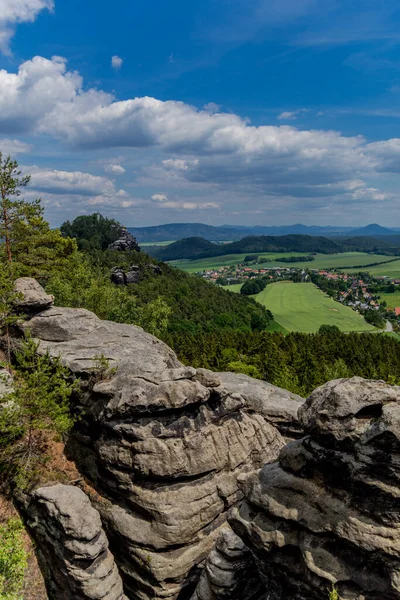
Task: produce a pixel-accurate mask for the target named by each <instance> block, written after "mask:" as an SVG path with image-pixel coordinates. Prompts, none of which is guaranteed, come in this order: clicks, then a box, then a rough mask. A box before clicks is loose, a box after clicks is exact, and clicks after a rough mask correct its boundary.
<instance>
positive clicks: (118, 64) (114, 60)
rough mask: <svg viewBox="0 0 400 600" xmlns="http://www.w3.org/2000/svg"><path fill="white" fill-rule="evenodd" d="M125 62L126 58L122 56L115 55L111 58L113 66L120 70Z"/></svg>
mask: <svg viewBox="0 0 400 600" xmlns="http://www.w3.org/2000/svg"><path fill="white" fill-rule="evenodd" d="M123 62H124V60H123V58H121V57H120V56H113V57H112V58H111V66H112V68H113V69H115V70H116V71H119V69H120V68H121V67H122V63H123Z"/></svg>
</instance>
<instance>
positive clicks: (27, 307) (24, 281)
mask: <svg viewBox="0 0 400 600" xmlns="http://www.w3.org/2000/svg"><path fill="white" fill-rule="evenodd" d="M14 291H15V292H17V293H18V294H20V295H21V296H20V297H19V298H18V299H17V300H16V305H17V306H18V308H20V309H22V310H24V311H28V312H31V311H33V312H35V311H40V310H43V309H45V308H48V307H49V306H51V305H52V304H53V300H54V298H53V296H49V294H46V292H45V291H44V289H43V288H42V286H41V285H40V284H39V283H38V282H37V281H36V279H33V278H32V277H20V278H19V279H17V280H16V282H15V285H14Z"/></svg>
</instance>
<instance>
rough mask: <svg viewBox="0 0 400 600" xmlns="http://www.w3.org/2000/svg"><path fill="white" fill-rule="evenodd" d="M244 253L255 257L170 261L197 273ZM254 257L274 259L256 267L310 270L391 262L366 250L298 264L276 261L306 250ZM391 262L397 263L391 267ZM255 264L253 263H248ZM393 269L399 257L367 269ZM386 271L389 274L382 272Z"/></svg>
mask: <svg viewBox="0 0 400 600" xmlns="http://www.w3.org/2000/svg"><path fill="white" fill-rule="evenodd" d="M245 256H252V255H251V254H225V255H223V256H215V257H212V258H200V259H197V260H173V261H171V262H170V264H171V265H173V266H175V267H178V269H181V270H182V271H186V272H188V273H197V272H198V271H207V270H212V269H218V268H219V267H223V266H234V265H237V264H238V263H241V262H243V260H244V258H245ZM253 256H258V257H259V258H261V257H265V258H268V259H271V260H272V261H273V262H265V263H260V264H259V265H254V268H255V269H263V268H271V267H290V266H293V267H296V268H302V267H305V268H308V269H337V268H343V269H344V270H345V269H346V268H347V269H349V268H350V267H354V266H355V265H368V264H370V263H379V262H383V261H390V260H391V257H390V256H384V255H380V254H367V253H366V252H343V253H341V254H317V255H316V257H315V260H313V261H306V262H296V263H286V262H285V263H280V262H278V261H276V259H277V258H281V257H282V258H283V257H289V256H304V252H278V253H268V252H258V253H257V254H254V255H253ZM391 265H396V266H395V267H393V268H392V266H391ZM249 266H253V265H249ZM381 268H382V269H383V271H385V270H388V271H390V270H393V269H397V270H398V272H399V276H400V260H399V261H395V262H393V263H389V264H388V265H387V267H386V269H385V266H384V265H378V266H376V267H368V271H371V273H372V272H373V271H372V270H373V269H377V270H379V269H381ZM383 274H386V273H383Z"/></svg>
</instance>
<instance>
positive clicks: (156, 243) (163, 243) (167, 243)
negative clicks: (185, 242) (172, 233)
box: [138, 241, 173, 248]
mask: <svg viewBox="0 0 400 600" xmlns="http://www.w3.org/2000/svg"><path fill="white" fill-rule="evenodd" d="M172 243H173V242H172V241H170V242H138V244H139V246H143V248H145V247H146V246H169V245H170V244H172Z"/></svg>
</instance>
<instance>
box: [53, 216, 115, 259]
mask: <svg viewBox="0 0 400 600" xmlns="http://www.w3.org/2000/svg"><path fill="white" fill-rule="evenodd" d="M60 231H61V233H62V234H63V235H64V236H65V237H71V238H75V239H76V241H77V242H78V247H79V250H83V251H88V252H90V251H93V250H106V249H107V248H108V246H109V245H110V244H112V243H113V242H115V241H116V240H117V239H118V236H119V233H120V231H121V225H120V223H118V221H115V220H114V219H108V218H107V217H103V215H101V214H100V213H94V214H92V215H81V216H79V217H76V219H74V220H73V221H72V223H71V221H65V222H64V223H63V224H62V225H61V227H60Z"/></svg>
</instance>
